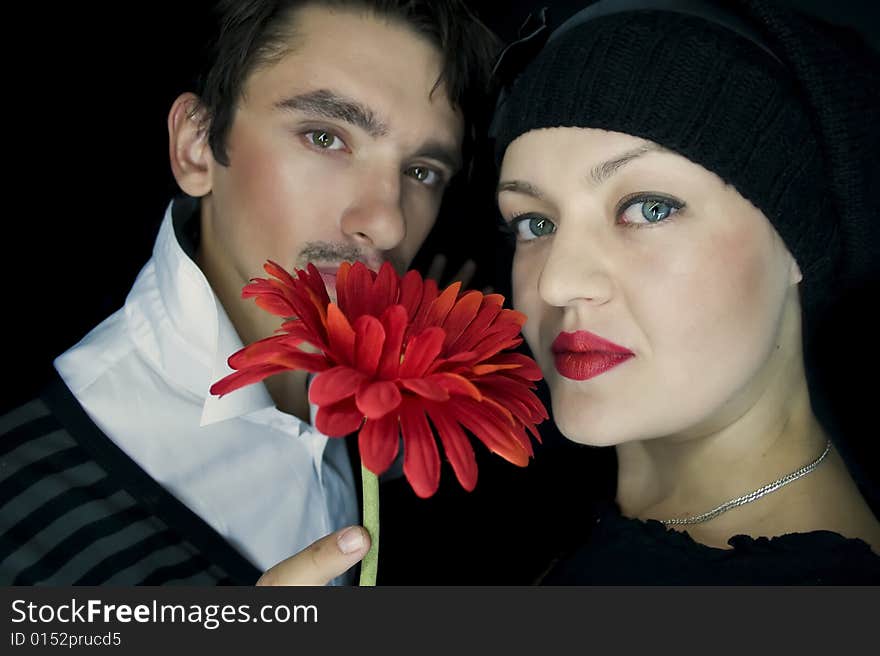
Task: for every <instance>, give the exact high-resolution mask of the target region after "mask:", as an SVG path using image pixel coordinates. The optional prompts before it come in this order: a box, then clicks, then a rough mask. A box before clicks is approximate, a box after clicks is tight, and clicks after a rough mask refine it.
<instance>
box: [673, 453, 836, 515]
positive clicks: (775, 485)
mask: <svg viewBox="0 0 880 656" xmlns="http://www.w3.org/2000/svg"><path fill="white" fill-rule="evenodd" d="M830 450H831V440H828V442H826V444H825V450H824V451H823V452H822V455H821V456H819V457H818V458H816V459H815V460H814V461H813V462H811V463H810V464H809V465H804V466H803V467H801V468H800V469H798V470H797V471H793V472H791V473H790V474H786V475H785V476H783V477H782V478H780V479H777V480H775V481H773V482H772V483H768V484H767V485H765V486H764V487H759V488H758V489H757V490H754V491H752V492H749V493H747V494H744V495H742V496H741V497H737V498H736V499H731V500H730V501H725V502H724V503H722V504H721V505H720V506H718V507H717V508H713V509H712V510H710V511H708V512H704V513H703V514H702V515H695V516H694V517H677V518H675V519H661V520H660V521H661V522H663V523H664V524H666V525H667V526H671V525H674V524H699V523H701V522H708V521H709V520H710V519H712V518H714V517H717V516H718V515H720V514H721V513H724V512H727V511H728V510H730V509H732V508H736V507H738V506H742V505H745V504H747V503H751V502H752V501H757V500H758V499H760V498H761V497H763V496H764V495H765V494H770V493H771V492H775V491H776V490H778V489H779V488H781V487H782V486H784V485H788V484H789V483H791V482H792V481H796V480H797V479H799V478H800V477H801V476H806V475H807V474H809V473H810V472H811V471H813V470H814V469H815V468H816V467H818V466H819V463H820V462H822V461H823V460H824V459H825V456H827V455H828V452H829V451H830Z"/></svg>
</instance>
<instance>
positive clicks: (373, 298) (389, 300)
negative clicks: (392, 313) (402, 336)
mask: <svg viewBox="0 0 880 656" xmlns="http://www.w3.org/2000/svg"><path fill="white" fill-rule="evenodd" d="M399 280H400V279H399V278H398V276H397V272H395V271H394V267H393V266H391V263H390V262H384V263H383V264H382V266H381V267H380V268H379V273H378V274H377V275H376V279H375V280H374V281H373V289H372V290H371V291H370V309H369V312H370V314H372V315H373V316H376V317H378V316H380V315H381V314H382V312H384V311H385V308H387V307H388V306H389V305H394V304H395V303H397V288H398V285H399V284H400V283H399Z"/></svg>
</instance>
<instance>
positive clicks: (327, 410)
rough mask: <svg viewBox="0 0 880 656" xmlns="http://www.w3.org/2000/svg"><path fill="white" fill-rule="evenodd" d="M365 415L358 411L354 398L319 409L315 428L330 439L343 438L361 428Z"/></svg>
mask: <svg viewBox="0 0 880 656" xmlns="http://www.w3.org/2000/svg"><path fill="white" fill-rule="evenodd" d="M363 419H364V415H363V414H361V411H360V410H358V409H357V406H356V405H355V404H354V399H353V398H347V399H345V400H344V401H340V402H339V403H334V404H333V405H325V406H321V407H320V408H318V413H317V414H316V415H315V428H317V429H318V430H319V431H321V432H322V433H324V435H327V436H329V437H343V436H345V435H348V434H349V433H353V432H355V431H356V430H357V429H358V428H360V427H361V422H362V421H363Z"/></svg>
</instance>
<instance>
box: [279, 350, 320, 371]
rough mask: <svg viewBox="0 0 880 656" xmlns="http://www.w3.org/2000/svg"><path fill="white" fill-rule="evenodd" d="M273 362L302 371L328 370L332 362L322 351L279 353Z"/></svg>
mask: <svg viewBox="0 0 880 656" xmlns="http://www.w3.org/2000/svg"><path fill="white" fill-rule="evenodd" d="M273 362H275V363H277V364H280V365H283V366H284V367H285V368H286V369H297V370H300V371H311V372H312V373H314V372H317V371H326V370H327V369H329V368H330V363H329V362H327V358H325V357H324V356H323V355H322V354H320V353H304V352H303V351H290V352H289V353H284V354H282V355H279V356H278V357H277V358H275V359H274V360H273Z"/></svg>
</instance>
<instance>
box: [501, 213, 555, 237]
mask: <svg viewBox="0 0 880 656" xmlns="http://www.w3.org/2000/svg"><path fill="white" fill-rule="evenodd" d="M511 223H512V224H513V232H514V233H515V234H516V238H517V239H519V240H520V241H531V240H532V239H537V238H538V237H546V236H547V235H552V234H553V233H554V232H556V224H555V223H553V221H551V220H550V219H548V218H547V217H546V216H541V215H540V214H524V215H522V216H519V217H517V218H515V219H514V220H513V221H511Z"/></svg>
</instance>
